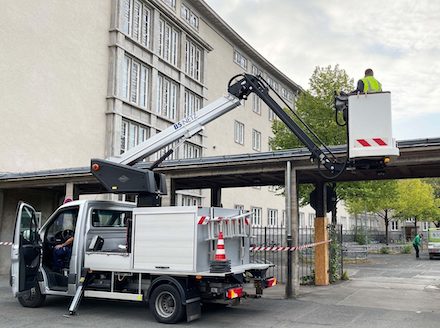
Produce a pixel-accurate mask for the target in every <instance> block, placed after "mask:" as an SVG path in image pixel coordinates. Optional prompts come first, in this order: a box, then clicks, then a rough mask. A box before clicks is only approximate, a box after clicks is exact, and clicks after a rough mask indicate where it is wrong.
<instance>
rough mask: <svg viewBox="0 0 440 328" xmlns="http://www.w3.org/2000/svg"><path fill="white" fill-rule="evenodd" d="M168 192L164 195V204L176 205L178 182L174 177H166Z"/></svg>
mask: <svg viewBox="0 0 440 328" xmlns="http://www.w3.org/2000/svg"><path fill="white" fill-rule="evenodd" d="M166 183H167V194H166V195H164V196H162V206H176V184H175V182H174V179H171V178H166Z"/></svg>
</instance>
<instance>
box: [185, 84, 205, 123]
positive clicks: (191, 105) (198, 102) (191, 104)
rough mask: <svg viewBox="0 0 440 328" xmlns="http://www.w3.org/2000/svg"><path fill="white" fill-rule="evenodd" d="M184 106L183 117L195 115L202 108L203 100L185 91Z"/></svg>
mask: <svg viewBox="0 0 440 328" xmlns="http://www.w3.org/2000/svg"><path fill="white" fill-rule="evenodd" d="M183 106H184V107H183V117H187V116H191V115H194V113H195V112H197V111H198V110H199V109H200V107H202V98H200V97H199V96H197V95H195V94H194V93H192V92H189V91H188V90H185V94H184V104H183Z"/></svg>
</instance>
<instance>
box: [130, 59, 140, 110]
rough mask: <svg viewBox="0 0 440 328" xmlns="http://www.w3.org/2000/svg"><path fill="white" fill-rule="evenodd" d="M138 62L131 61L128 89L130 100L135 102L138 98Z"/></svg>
mask: <svg viewBox="0 0 440 328" xmlns="http://www.w3.org/2000/svg"><path fill="white" fill-rule="evenodd" d="M138 75H139V64H138V63H136V62H135V61H132V63H131V86H130V87H131V90H130V101H131V102H134V103H137V100H138V98H137V97H138V82H139V77H138Z"/></svg>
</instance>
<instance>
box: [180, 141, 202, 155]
mask: <svg viewBox="0 0 440 328" xmlns="http://www.w3.org/2000/svg"><path fill="white" fill-rule="evenodd" d="M199 157H202V147H200V146H197V145H193V144H190V143H186V142H185V143H184V144H183V158H199Z"/></svg>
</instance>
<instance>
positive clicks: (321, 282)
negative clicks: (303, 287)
mask: <svg viewBox="0 0 440 328" xmlns="http://www.w3.org/2000/svg"><path fill="white" fill-rule="evenodd" d="M316 191H317V207H316V218H315V243H318V242H322V241H328V231H327V225H328V219H327V216H326V214H327V205H326V204H327V202H326V199H327V197H326V188H325V183H324V182H320V183H318V184H316ZM328 247H329V244H328V243H325V244H322V245H318V246H316V248H315V285H317V286H327V285H328V284H329V276H328V273H329V254H328Z"/></svg>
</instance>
